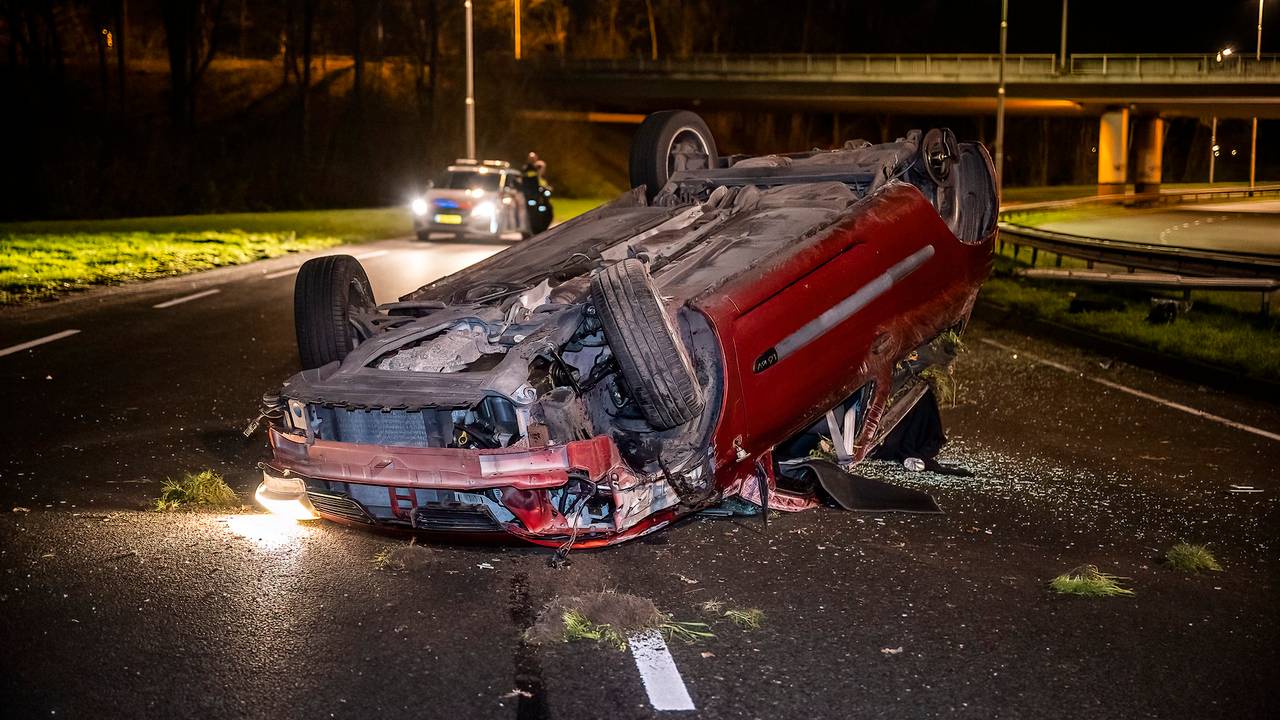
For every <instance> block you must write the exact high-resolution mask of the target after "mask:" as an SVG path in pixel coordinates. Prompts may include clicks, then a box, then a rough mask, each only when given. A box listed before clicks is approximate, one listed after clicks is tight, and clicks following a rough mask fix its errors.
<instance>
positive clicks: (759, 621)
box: [724, 608, 764, 630]
mask: <svg viewBox="0 0 1280 720" xmlns="http://www.w3.org/2000/svg"><path fill="white" fill-rule="evenodd" d="M724 616H725V617H727V618H729V619H730V620H732V621H733V622H734V624H736V625H737V626H738V627H740V628H743V629H745V630H759V629H760V626H761V625H763V624H764V611H763V610H761V609H759V608H745V609H741V610H737V609H735V610H726V611H725V613H724Z"/></svg>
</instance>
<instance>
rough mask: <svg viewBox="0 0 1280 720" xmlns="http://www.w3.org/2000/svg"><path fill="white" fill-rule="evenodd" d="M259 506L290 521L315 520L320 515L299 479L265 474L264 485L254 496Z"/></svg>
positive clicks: (261, 485)
mask: <svg viewBox="0 0 1280 720" xmlns="http://www.w3.org/2000/svg"><path fill="white" fill-rule="evenodd" d="M253 497H254V499H255V500H257V501H258V504H259V505H261V506H262V507H264V508H266V509H267V510H270V511H271V514H273V515H279V516H281V517H285V518H288V519H290V520H314V519H316V518H318V517H320V516H319V515H317V514H316V511H315V508H313V507H312V506H311V501H310V500H308V499H307V489H306V485H305V484H304V483H303V482H302V481H301V480H299V479H298V478H282V477H277V476H275V475H272V474H270V473H263V477H262V484H260V485H258V491H257V492H255V493H254V494H253Z"/></svg>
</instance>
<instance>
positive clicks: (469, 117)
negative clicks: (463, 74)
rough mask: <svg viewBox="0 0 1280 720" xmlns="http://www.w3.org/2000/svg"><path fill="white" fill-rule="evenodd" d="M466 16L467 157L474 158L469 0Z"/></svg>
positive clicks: (473, 52)
mask: <svg viewBox="0 0 1280 720" xmlns="http://www.w3.org/2000/svg"><path fill="white" fill-rule="evenodd" d="M462 7H463V8H465V9H466V14H467V157H469V158H472V159H475V157H476V86H475V80H476V79H475V72H476V63H475V46H474V43H473V42H472V37H471V36H472V26H471V0H464V2H463V3H462Z"/></svg>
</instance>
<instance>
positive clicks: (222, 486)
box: [154, 470, 240, 512]
mask: <svg viewBox="0 0 1280 720" xmlns="http://www.w3.org/2000/svg"><path fill="white" fill-rule="evenodd" d="M239 504H240V499H239V498H238V497H236V492H235V491H234V490H232V489H231V486H230V485H227V481H226V480H223V479H222V474H221V473H219V472H216V471H214V470H202V471H200V472H198V473H187V474H186V475H183V476H182V477H181V478H179V479H177V480H174V479H172V478H170V479H168V480H165V481H164V484H163V485H161V486H160V497H158V498H156V501H155V505H154V509H155V510H156V512H172V511H174V510H183V509H191V508H196V507H213V508H228V507H235V506H237V505H239Z"/></svg>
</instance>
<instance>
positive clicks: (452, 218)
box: [436, 215, 462, 225]
mask: <svg viewBox="0 0 1280 720" xmlns="http://www.w3.org/2000/svg"><path fill="white" fill-rule="evenodd" d="M436 222H438V223H440V224H441V225H461V224H462V216H461V215H437V216H436Z"/></svg>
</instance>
